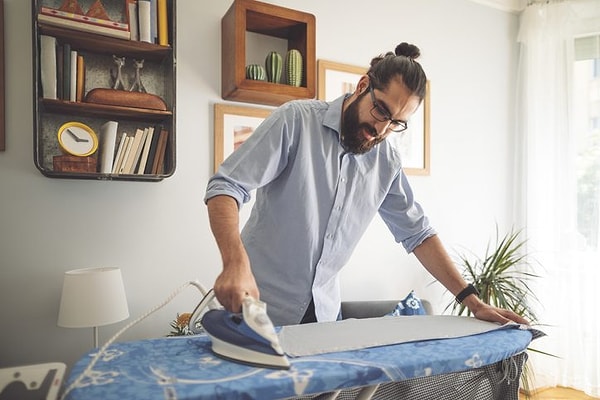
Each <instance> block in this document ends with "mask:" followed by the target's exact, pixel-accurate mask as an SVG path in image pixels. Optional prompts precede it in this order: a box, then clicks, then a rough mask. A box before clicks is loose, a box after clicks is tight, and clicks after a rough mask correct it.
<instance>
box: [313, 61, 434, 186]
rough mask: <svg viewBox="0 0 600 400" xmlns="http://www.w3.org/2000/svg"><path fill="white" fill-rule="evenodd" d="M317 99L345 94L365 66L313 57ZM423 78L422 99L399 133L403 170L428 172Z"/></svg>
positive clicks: (426, 103) (427, 95) (427, 115)
mask: <svg viewBox="0 0 600 400" xmlns="http://www.w3.org/2000/svg"><path fill="white" fill-rule="evenodd" d="M317 69H318V74H317V78H318V81H317V98H318V99H319V100H324V101H332V100H335V99H336V98H338V97H339V96H342V95H343V94H345V93H350V92H353V91H354V89H355V88H356V84H357V83H358V81H359V80H360V78H361V76H363V75H365V74H366V73H367V70H368V69H367V68H365V67H360V66H356V65H348V64H342V63H338V62H334V61H328V60H317ZM430 91H431V89H430V82H429V81H427V87H426V93H425V98H424V99H423V103H422V104H421V106H420V107H419V108H418V109H417V112H416V113H415V114H414V115H413V116H412V117H411V119H410V121H409V123H408V129H407V130H406V131H405V132H403V133H402V138H401V139H400V147H401V154H402V164H403V169H404V173H405V174H407V175H429V174H430V165H431V164H430V158H431V157H430V146H431V143H430V117H431V110H430V104H431V100H430V98H431V93H430Z"/></svg>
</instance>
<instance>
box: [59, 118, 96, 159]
mask: <svg viewBox="0 0 600 400" xmlns="http://www.w3.org/2000/svg"><path fill="white" fill-rule="evenodd" d="M58 143H59V145H60V148H61V149H62V150H63V151H65V152H66V153H68V154H71V155H74V156H78V157H86V156H89V155H92V154H94V152H95V151H96V150H97V149H98V136H96V133H95V132H94V130H93V129H92V128H90V127H89V126H87V125H86V124H83V123H81V122H67V123H65V124H63V125H62V126H61V127H60V128H59V129H58Z"/></svg>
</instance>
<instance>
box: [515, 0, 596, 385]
mask: <svg viewBox="0 0 600 400" xmlns="http://www.w3.org/2000/svg"><path fill="white" fill-rule="evenodd" d="M583 28H585V29H587V30H589V32H588V33H589V34H596V35H598V34H599V33H600V1H598V0H593V1H586V0H570V1H569V0H564V1H544V2H533V4H530V5H528V6H527V8H526V9H525V10H524V11H523V12H522V14H521V16H520V29H519V36H518V41H519V44H520V55H519V73H518V88H519V91H518V100H517V116H518V117H517V134H518V135H517V140H516V143H517V146H516V153H515V154H517V156H518V157H517V162H518V166H519V168H517V169H516V170H517V171H518V173H517V174H518V176H517V179H516V180H515V182H516V194H517V195H516V203H515V204H516V206H517V207H516V209H517V210H518V218H520V221H519V224H521V226H523V227H525V232H526V233H527V237H528V240H529V241H528V245H529V247H528V250H529V252H530V254H532V255H533V258H535V260H536V261H537V262H538V264H537V267H536V271H535V272H536V273H537V274H538V275H540V276H541V278H540V279H537V280H535V284H534V285H533V288H534V290H535V292H536V294H537V297H538V298H539V300H540V303H541V305H540V306H539V307H538V309H537V314H538V317H539V320H540V322H541V323H542V324H548V325H549V326H542V327H541V330H543V331H544V332H546V333H547V334H548V336H547V337H545V338H543V339H539V340H536V341H535V342H533V343H532V345H531V347H532V348H534V349H537V350H541V351H545V352H548V353H551V354H554V355H556V356H559V357H560V358H557V359H555V358H552V357H549V356H546V355H541V354H536V353H533V352H530V357H531V366H532V370H533V372H534V374H535V377H534V382H533V384H534V386H535V387H547V386H557V385H558V386H568V387H574V388H576V389H579V390H582V391H584V392H586V393H587V394H589V395H592V396H597V397H600V254H599V252H598V248H599V246H598V244H597V243H596V244H595V246H587V245H585V243H584V242H585V241H584V239H583V238H582V235H581V233H580V232H579V231H578V221H577V214H578V209H577V207H578V197H577V190H578V184H577V178H578V170H577V163H578V156H577V155H578V149H579V148H578V146H579V145H580V143H578V138H579V135H578V134H577V132H575V121H574V119H573V115H574V113H573V111H574V108H573V105H574V102H573V97H572V96H573V73H574V62H575V58H574V43H575V38H576V37H577V36H579V35H582V34H585V32H581V29H583ZM594 29H595V30H596V31H595V32H593V30H594ZM598 176H600V175H598ZM596 204H598V203H596ZM590 217H591V215H590ZM596 218H597V214H596ZM597 226H598V221H596V227H597ZM596 240H597V239H596Z"/></svg>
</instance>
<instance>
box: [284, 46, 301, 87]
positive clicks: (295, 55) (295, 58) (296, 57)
mask: <svg viewBox="0 0 600 400" xmlns="http://www.w3.org/2000/svg"><path fill="white" fill-rule="evenodd" d="M285 72H286V74H287V84H288V85H291V86H300V85H302V54H301V53H300V51H299V50H296V49H291V50H289V51H288V52H287V55H286V58H285Z"/></svg>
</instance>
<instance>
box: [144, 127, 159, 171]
mask: <svg viewBox="0 0 600 400" xmlns="http://www.w3.org/2000/svg"><path fill="white" fill-rule="evenodd" d="M162 130H163V126H162V125H161V124H157V125H154V133H153V135H152V142H151V143H150V149H149V150H148V160H147V161H146V167H145V168H144V174H152V165H153V164H154V158H155V157H156V147H157V146H158V139H160V132H161V131H162Z"/></svg>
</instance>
